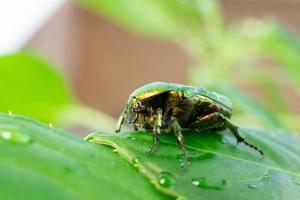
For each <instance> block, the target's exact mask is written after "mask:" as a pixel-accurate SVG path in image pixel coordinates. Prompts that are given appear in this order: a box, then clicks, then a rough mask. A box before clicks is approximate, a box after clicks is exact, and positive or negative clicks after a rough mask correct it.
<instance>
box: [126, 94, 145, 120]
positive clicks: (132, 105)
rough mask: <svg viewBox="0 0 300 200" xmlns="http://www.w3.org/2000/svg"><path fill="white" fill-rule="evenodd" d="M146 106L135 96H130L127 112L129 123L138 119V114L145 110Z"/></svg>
mask: <svg viewBox="0 0 300 200" xmlns="http://www.w3.org/2000/svg"><path fill="white" fill-rule="evenodd" d="M144 108H145V106H144V105H143V104H142V102H141V101H140V100H139V99H138V98H136V97H135V96H130V97H129V99H128V102H127V107H126V114H127V119H128V122H129V123H134V122H136V120H137V117H138V114H139V113H140V112H142V111H143V110H144Z"/></svg>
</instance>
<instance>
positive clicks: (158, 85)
mask: <svg viewBox="0 0 300 200" xmlns="http://www.w3.org/2000/svg"><path fill="white" fill-rule="evenodd" d="M167 91H181V92H183V94H184V96H185V97H187V98H189V97H192V96H195V95H200V96H204V97H207V98H209V99H211V100H213V101H215V102H217V103H220V104H222V105H223V106H225V107H227V108H229V109H231V108H232V104H231V101H230V100H229V99H228V98H227V97H226V96H223V95H221V94H218V93H216V92H212V91H210V90H208V89H206V88H203V87H193V86H187V85H182V84H175V83H165V82H152V83H148V84H146V85H143V86H142V87H140V88H138V89H136V90H135V91H134V92H133V93H132V94H131V95H130V97H136V98H138V99H140V100H143V99H147V98H149V97H151V96H155V95H159V94H161V93H163V92H167Z"/></svg>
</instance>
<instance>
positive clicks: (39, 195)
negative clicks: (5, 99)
mask: <svg viewBox="0 0 300 200" xmlns="http://www.w3.org/2000/svg"><path fill="white" fill-rule="evenodd" d="M0 149H1V151H0V188H1V189H0V196H1V199H7V200H9V199H14V200H15V199H32V200H34V199H51V200H52V199H143V198H144V197H147V199H165V196H164V195H162V194H161V193H159V192H158V191H156V190H155V189H154V187H153V185H151V184H150V183H149V182H147V180H146V179H145V178H144V177H142V176H140V175H139V174H138V172H137V170H136V169H135V168H133V167H132V166H131V165H130V164H128V163H127V162H125V161H123V160H122V159H120V158H119V156H118V155H117V154H116V153H114V152H113V151H112V149H111V148H108V147H106V146H99V145H93V144H89V143H88V142H86V141H84V140H81V139H80V138H77V137H75V136H74V135H72V134H70V133H68V132H65V131H61V130H59V129H56V128H51V127H48V126H45V125H43V124H40V123H37V122H36V121H33V120H31V119H28V118H25V117H20V116H7V115H3V114H0Z"/></svg>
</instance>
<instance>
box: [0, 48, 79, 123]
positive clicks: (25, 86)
mask: <svg viewBox="0 0 300 200" xmlns="http://www.w3.org/2000/svg"><path fill="white" fill-rule="evenodd" d="M0 91H1V92H0V112H8V111H12V112H13V113H17V114H24V115H27V116H30V117H33V118H36V119H38V120H41V121H44V122H48V123H49V122H52V123H53V122H55V121H56V114H57V112H58V111H59V110H61V109H62V108H64V107H65V106H67V105H70V104H71V103H72V102H73V100H72V97H71V94H70V89H69V88H68V87H67V85H66V83H65V81H64V80H63V77H62V76H61V74H60V73H58V71H57V70H56V69H55V68H54V67H53V66H52V65H50V64H48V63H46V62H45V61H43V60H42V59H40V58H39V57H38V56H36V55H33V54H30V53H26V52H20V53H15V54H11V55H7V56H2V57H0Z"/></svg>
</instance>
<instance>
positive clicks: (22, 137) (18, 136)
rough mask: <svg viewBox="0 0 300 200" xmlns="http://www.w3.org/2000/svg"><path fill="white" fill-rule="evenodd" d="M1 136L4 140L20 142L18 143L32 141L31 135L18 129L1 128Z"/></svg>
mask: <svg viewBox="0 0 300 200" xmlns="http://www.w3.org/2000/svg"><path fill="white" fill-rule="evenodd" d="M0 138H2V139H3V140H6V141H9V142H12V143H18V144H25V143H28V142H30V136H29V135H27V134H24V133H21V132H19V131H17V130H12V129H1V130H0Z"/></svg>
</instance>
